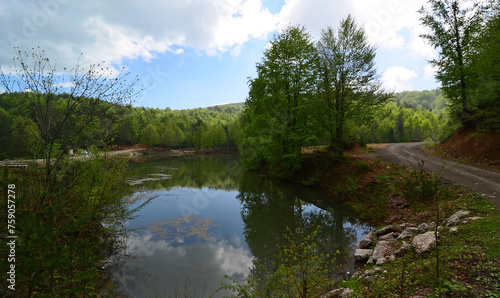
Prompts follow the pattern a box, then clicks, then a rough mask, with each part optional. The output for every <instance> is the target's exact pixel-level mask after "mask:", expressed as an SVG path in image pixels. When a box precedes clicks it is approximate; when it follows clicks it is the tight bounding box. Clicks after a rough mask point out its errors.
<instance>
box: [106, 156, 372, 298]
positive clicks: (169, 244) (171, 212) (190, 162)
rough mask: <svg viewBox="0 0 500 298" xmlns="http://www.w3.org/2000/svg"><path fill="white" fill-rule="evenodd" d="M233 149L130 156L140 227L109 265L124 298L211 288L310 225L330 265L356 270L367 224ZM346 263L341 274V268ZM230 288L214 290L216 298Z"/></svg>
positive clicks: (266, 260) (269, 259)
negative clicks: (250, 163)
mask: <svg viewBox="0 0 500 298" xmlns="http://www.w3.org/2000/svg"><path fill="white" fill-rule="evenodd" d="M238 158H239V157H238V156H231V155H228V156H189V157H169V156H165V155H156V156H152V157H149V158H146V159H143V160H141V161H136V162H131V164H130V169H131V171H135V172H134V175H135V176H134V177H133V179H132V180H130V181H129V183H130V184H131V185H133V187H134V195H133V197H135V198H139V200H138V201H137V203H136V206H138V205H139V204H141V203H142V202H144V200H146V199H148V198H152V197H153V198H154V199H153V200H152V201H151V202H150V203H149V204H147V205H146V206H145V207H144V208H143V209H141V210H140V212H139V213H138V214H137V217H136V218H135V219H133V220H131V221H130V222H128V223H127V225H128V226H129V227H132V228H137V233H135V235H133V236H131V237H130V238H129V239H128V240H127V242H128V253H129V254H131V255H134V256H136V257H134V258H129V259H127V260H126V262H125V263H124V264H123V265H122V266H120V267H119V268H117V269H116V270H115V271H114V272H113V275H112V276H113V281H114V283H115V284H116V287H117V290H119V291H120V292H123V293H125V294H127V296H129V297H157V296H158V297H178V296H181V297H185V296H188V295H189V297H208V296H209V294H210V293H212V292H213V290H215V289H217V288H218V287H219V286H220V281H221V280H225V278H224V276H225V275H229V276H232V277H235V278H238V279H244V278H246V277H247V276H248V275H249V274H251V273H252V267H253V262H254V261H257V262H259V263H260V264H263V265H264V266H265V267H266V268H272V266H273V265H272V264H273V261H274V255H275V253H276V252H277V245H282V244H284V243H285V236H284V235H285V233H286V232H287V227H288V228H289V229H290V230H291V231H304V232H305V233H312V231H313V230H314V229H318V237H317V243H318V247H319V249H320V251H322V252H325V253H330V254H332V253H335V252H336V251H337V250H338V251H340V252H341V254H340V255H337V257H336V261H335V265H336V266H337V265H343V267H342V270H341V271H342V272H345V271H351V272H352V271H353V266H354V258H353V255H354V250H355V249H356V248H357V245H358V243H359V241H360V240H361V239H362V238H363V235H364V234H366V233H367V232H368V231H369V230H370V229H371V228H370V227H368V226H365V225H362V224H359V222H358V221H357V219H356V218H354V217H352V216H350V215H349V214H348V213H347V212H346V211H345V210H344V208H342V207H341V206H340V205H336V204H332V203H329V204H327V203H325V202H326V200H325V198H324V197H323V195H322V194H321V193H319V192H318V191H316V190H315V189H314V188H311V187H304V186H298V185H293V184H290V183H284V182H280V181H274V180H270V179H267V178H266V177H264V176H263V175H260V174H259V173H255V172H248V171H245V170H244V169H243V167H242V165H241V163H240V162H239V160H238ZM342 272H340V273H337V274H343V273H342ZM224 294H226V295H227V294H228V293H227V292H219V293H218V294H217V295H215V297H222V296H223V295H224Z"/></svg>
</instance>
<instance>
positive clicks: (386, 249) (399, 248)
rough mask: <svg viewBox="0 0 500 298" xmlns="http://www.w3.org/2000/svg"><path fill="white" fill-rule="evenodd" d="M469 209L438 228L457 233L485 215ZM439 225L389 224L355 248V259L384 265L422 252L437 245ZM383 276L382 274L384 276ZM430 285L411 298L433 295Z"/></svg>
mask: <svg viewBox="0 0 500 298" xmlns="http://www.w3.org/2000/svg"><path fill="white" fill-rule="evenodd" d="M469 213H470V211H458V212H456V213H454V214H453V215H452V216H450V217H448V218H447V219H445V220H444V221H443V226H438V227H437V228H438V230H439V231H443V230H444V229H445V226H446V228H448V229H449V230H448V231H449V233H455V232H458V227H456V225H458V224H466V223H469V222H471V221H474V220H478V219H481V218H482V217H467V218H463V217H464V216H466V215H468V214H469ZM435 228H436V224H435V223H434V222H430V223H422V224H420V225H418V226H415V225H413V224H411V223H404V224H401V225H398V226H394V225H388V226H386V227H384V228H382V229H380V230H377V231H371V232H369V233H368V234H367V235H366V236H365V237H364V238H363V240H361V242H360V243H359V249H356V251H355V253H354V258H355V260H356V262H367V264H376V265H382V264H385V263H387V262H389V261H391V260H394V259H395V258H396V257H401V256H403V255H404V254H406V253H408V252H409V251H411V250H414V251H415V252H416V253H417V254H422V253H424V252H426V251H428V250H430V249H432V248H433V247H434V246H435V243H436V235H437V237H439V232H436V229H435ZM386 272H387V271H385V270H383V269H381V268H379V267H375V268H371V269H368V270H364V271H362V272H358V273H356V274H354V276H353V278H357V279H359V280H364V281H367V282H372V281H374V280H375V279H377V278H378V275H379V274H384V273H386ZM382 278H383V277H382ZM433 293H434V290H433V289H431V288H425V289H420V290H418V291H416V292H415V293H414V294H413V295H412V296H411V298H420V297H428V296H429V295H433ZM352 294H354V293H353V291H352V290H351V289H344V288H340V289H336V290H333V291H330V292H328V293H327V294H325V295H323V296H321V297H322V298H329V297H350V296H351V295H352Z"/></svg>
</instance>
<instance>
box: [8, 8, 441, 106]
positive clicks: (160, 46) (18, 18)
mask: <svg viewBox="0 0 500 298" xmlns="http://www.w3.org/2000/svg"><path fill="white" fill-rule="evenodd" d="M425 2H426V1H425V0H414V1H407V0H351V1H339V0H142V1H136V0H106V1H102V0H2V1H1V2H0V63H1V66H2V68H3V69H6V68H8V66H10V65H11V64H12V58H13V57H14V55H15V50H14V47H18V48H19V49H20V50H26V51H31V49H32V48H37V47H40V48H41V49H43V50H44V51H45V53H46V55H47V57H49V58H50V59H51V61H56V62H57V68H58V69H63V68H64V67H66V68H68V69H70V68H71V67H73V66H74V65H75V64H76V63H77V61H79V62H80V63H81V64H83V66H86V65H90V64H95V63H103V64H104V65H105V66H109V67H111V68H112V69H116V70H117V71H119V70H120V69H122V68H124V69H125V70H126V71H127V72H130V75H131V76H132V77H135V76H137V77H138V78H139V79H140V84H141V85H142V86H144V87H146V89H145V90H144V91H142V93H141V94H140V95H139V97H137V98H136V99H135V102H134V105H135V106H144V107H151V108H161V109H164V108H166V107H169V108H171V109H190V108H197V107H207V106H213V105H217V104H225V103H236V102H243V101H244V100H245V98H246V97H247V95H248V79H249V78H253V77H255V76H256V71H255V65H256V63H258V62H260V61H261V60H262V57H263V53H264V50H265V48H266V46H267V45H268V44H269V42H270V41H271V40H272V39H273V38H274V36H275V35H276V34H277V33H278V32H279V30H281V29H283V28H284V27H285V26H287V25H289V24H293V25H295V24H300V25H303V26H305V27H306V28H307V30H308V31H309V32H310V33H311V35H312V36H313V38H314V39H315V40H318V39H319V37H320V35H321V30H322V29H325V28H327V27H329V26H330V27H332V28H334V30H335V31H336V29H337V28H338V26H339V24H340V22H341V20H342V19H344V18H346V17H347V16H348V15H349V14H351V15H352V16H353V17H354V18H355V20H356V22H357V23H358V24H359V25H360V26H362V27H363V28H364V29H365V31H366V32H367V34H368V37H369V41H370V43H371V44H372V45H375V46H377V56H376V66H377V70H378V73H379V74H380V75H381V80H382V82H383V86H384V87H385V88H386V89H387V90H392V91H395V92H401V91H405V90H410V91H411V90H430V89H434V88H438V87H439V85H438V84H437V83H436V80H435V78H434V70H433V69H432V68H431V67H430V65H429V64H428V60H431V59H434V58H436V57H437V52H436V51H435V50H434V49H433V48H432V47H430V46H429V45H428V44H426V42H425V41H424V40H423V39H422V38H420V37H419V35H420V34H423V33H425V32H426V29H425V28H423V27H422V26H421V25H420V21H419V17H420V16H419V14H418V12H417V10H418V9H419V8H420V7H421V6H422V5H425V4H426V3H425Z"/></svg>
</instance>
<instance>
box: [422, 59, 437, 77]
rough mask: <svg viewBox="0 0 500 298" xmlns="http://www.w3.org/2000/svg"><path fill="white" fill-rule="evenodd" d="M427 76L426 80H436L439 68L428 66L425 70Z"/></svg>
mask: <svg viewBox="0 0 500 298" xmlns="http://www.w3.org/2000/svg"><path fill="white" fill-rule="evenodd" d="M424 72H425V76H424V80H429V79H431V78H434V77H435V75H436V72H437V68H436V67H434V65H432V64H430V63H429V64H427V65H426V66H425V68H424Z"/></svg>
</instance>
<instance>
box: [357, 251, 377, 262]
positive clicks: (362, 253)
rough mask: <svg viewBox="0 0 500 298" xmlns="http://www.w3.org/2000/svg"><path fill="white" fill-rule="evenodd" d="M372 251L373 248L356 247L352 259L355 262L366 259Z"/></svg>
mask: <svg viewBox="0 0 500 298" xmlns="http://www.w3.org/2000/svg"><path fill="white" fill-rule="evenodd" d="M372 253H373V249H356V251H355V252H354V259H355V260H356V261H357V262H361V261H367V260H368V259H369V258H370V256H371V255H372Z"/></svg>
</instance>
